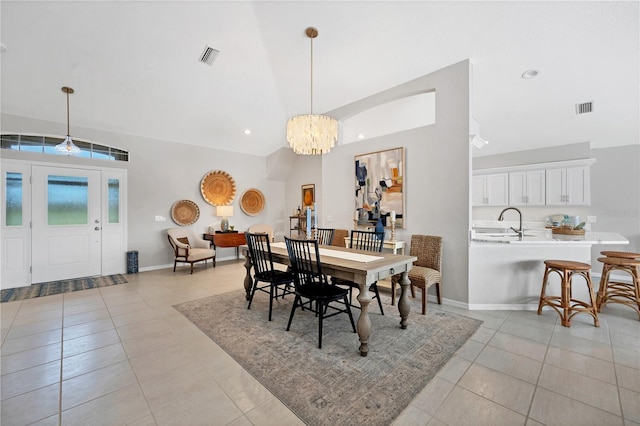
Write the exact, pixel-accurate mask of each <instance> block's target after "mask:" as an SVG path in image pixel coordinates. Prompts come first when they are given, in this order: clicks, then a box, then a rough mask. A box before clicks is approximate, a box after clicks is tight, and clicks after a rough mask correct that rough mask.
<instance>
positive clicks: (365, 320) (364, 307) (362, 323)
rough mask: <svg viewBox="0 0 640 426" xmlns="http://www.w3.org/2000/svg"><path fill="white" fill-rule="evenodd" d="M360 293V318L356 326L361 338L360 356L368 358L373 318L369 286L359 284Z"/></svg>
mask: <svg viewBox="0 0 640 426" xmlns="http://www.w3.org/2000/svg"><path fill="white" fill-rule="evenodd" d="M359 287H360V293H359V294H358V302H360V317H359V318H358V323H357V324H356V326H357V327H356V329H357V330H358V337H359V338H360V355H361V356H367V355H368V354H369V337H370V336H371V318H369V302H371V294H369V284H366V283H365V284H363V283H360V284H359Z"/></svg>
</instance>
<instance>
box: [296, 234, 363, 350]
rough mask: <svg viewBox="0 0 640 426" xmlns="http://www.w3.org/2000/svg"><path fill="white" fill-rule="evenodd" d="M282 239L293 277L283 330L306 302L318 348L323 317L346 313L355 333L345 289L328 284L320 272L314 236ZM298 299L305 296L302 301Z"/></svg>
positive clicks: (320, 345)
mask: <svg viewBox="0 0 640 426" xmlns="http://www.w3.org/2000/svg"><path fill="white" fill-rule="evenodd" d="M284 241H285V243H286V245H287V252H288V253H289V261H290V262H291V269H292V270H293V274H294V277H295V281H294V282H295V294H296V298H295V300H294V302H293V307H292V308H291V315H290V316H289V323H288V324H287V331H289V330H290V329H291V322H292V321H293V316H294V314H295V312H296V309H298V308H300V309H302V310H304V309H305V305H307V304H308V306H309V307H310V308H311V310H313V311H314V312H315V315H316V316H317V317H318V348H320V349H321V348H322V323H323V321H324V319H325V318H329V317H332V316H334V315H338V314H341V313H346V314H348V315H349V321H351V328H353V332H354V333H355V332H356V324H355V323H354V322H353V315H351V308H350V307H349V301H348V300H347V294H348V290H347V289H344V288H341V287H337V286H335V285H332V284H330V283H329V282H328V281H327V278H326V276H325V275H324V274H323V273H322V267H321V263H320V250H319V249H318V240H296V239H291V238H287V237H284ZM302 299H306V301H303V300H302ZM314 302H315V303H314ZM332 302H340V303H342V304H344V308H341V307H339V306H336V305H335V304H332ZM330 310H331V311H330Z"/></svg>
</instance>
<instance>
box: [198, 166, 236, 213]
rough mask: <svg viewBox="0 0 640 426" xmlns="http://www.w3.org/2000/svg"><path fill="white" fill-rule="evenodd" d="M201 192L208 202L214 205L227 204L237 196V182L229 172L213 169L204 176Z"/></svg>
mask: <svg viewBox="0 0 640 426" xmlns="http://www.w3.org/2000/svg"><path fill="white" fill-rule="evenodd" d="M200 192H202V197H203V198H204V199H205V201H206V202H207V203H209V204H211V205H213V206H226V205H227V204H229V203H231V202H232V201H233V199H234V198H235V196H236V183H235V182H234V181H233V178H232V177H231V176H230V175H229V173H227V172H223V171H222V170H212V171H210V172H209V173H207V174H206V175H204V177H203V178H202V182H200Z"/></svg>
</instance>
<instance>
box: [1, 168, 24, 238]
mask: <svg viewBox="0 0 640 426" xmlns="http://www.w3.org/2000/svg"><path fill="white" fill-rule="evenodd" d="M5 188H6V194H7V199H6V206H5V212H6V225H7V226H21V225H22V173H13V172H8V173H7V175H6V185H5Z"/></svg>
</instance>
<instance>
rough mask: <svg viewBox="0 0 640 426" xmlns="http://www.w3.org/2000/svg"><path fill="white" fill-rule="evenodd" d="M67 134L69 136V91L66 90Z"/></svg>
mask: <svg viewBox="0 0 640 426" xmlns="http://www.w3.org/2000/svg"><path fill="white" fill-rule="evenodd" d="M67 136H71V133H70V132H69V92H68V91H67Z"/></svg>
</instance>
